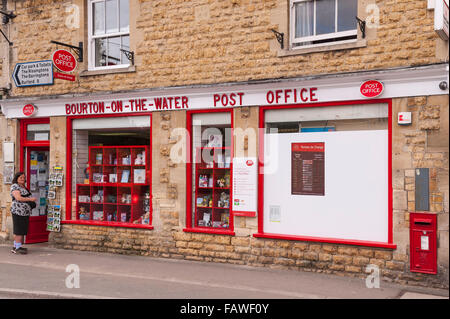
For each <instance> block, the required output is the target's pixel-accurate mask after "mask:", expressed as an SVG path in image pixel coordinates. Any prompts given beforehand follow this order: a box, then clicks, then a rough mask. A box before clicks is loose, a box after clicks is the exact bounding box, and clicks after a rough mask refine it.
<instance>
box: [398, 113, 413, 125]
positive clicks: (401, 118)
mask: <svg viewBox="0 0 450 319" xmlns="http://www.w3.org/2000/svg"><path fill="white" fill-rule="evenodd" d="M398 124H400V125H409V124H411V112H398Z"/></svg>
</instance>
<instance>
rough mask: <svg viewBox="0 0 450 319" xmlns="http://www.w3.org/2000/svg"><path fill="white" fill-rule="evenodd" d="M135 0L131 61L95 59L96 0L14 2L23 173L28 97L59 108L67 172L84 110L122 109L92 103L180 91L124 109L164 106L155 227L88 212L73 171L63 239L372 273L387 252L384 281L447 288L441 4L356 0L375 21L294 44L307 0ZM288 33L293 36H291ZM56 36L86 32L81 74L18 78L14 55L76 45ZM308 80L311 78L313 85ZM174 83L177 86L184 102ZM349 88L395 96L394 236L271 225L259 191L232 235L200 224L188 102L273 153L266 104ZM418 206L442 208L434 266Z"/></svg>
mask: <svg viewBox="0 0 450 319" xmlns="http://www.w3.org/2000/svg"><path fill="white" fill-rule="evenodd" d="M100 2H101V1H100ZM127 3H128V9H127V10H128V11H127V12H128V15H129V26H128V29H127V32H125V33H123V34H122V33H120V32H119V33H120V36H121V37H129V46H127V47H126V49H127V50H126V51H129V52H133V53H134V61H133V62H134V64H133V63H130V61H127V60H126V57H124V56H121V57H120V59H122V60H121V61H122V64H123V65H121V67H118V68H115V67H113V68H111V67H108V66H107V65H103V67H96V65H95V63H97V62H98V63H103V62H101V59H100V58H99V59H100V60H98V61H97V60H96V57H95V56H93V53H92V50H94V49H95V45H93V46H91V45H90V41H94V40H93V39H94V38H95V37H93V36H91V25H90V23H91V22H92V21H91V20H90V19H92V14H91V13H90V10H91V9H90V8H91V7H90V6H91V5H93V4H92V3H91V1H81V0H72V1H68V0H61V1H45V0H40V1H39V0H37V1H22V0H20V1H19V0H17V1H11V0H10V1H6V4H5V5H6V7H4V8H3V10H4V11H6V12H13V13H14V15H15V17H14V18H10V20H9V21H8V22H7V23H4V24H3V25H2V29H3V30H4V31H5V34H6V36H7V37H8V40H9V41H11V42H12V43H11V44H9V43H8V41H7V40H6V39H5V38H3V39H2V40H1V42H0V46H1V51H0V52H2V53H1V60H0V65H1V76H0V88H1V89H2V100H1V101H0V105H1V106H2V109H1V110H2V113H0V140H1V141H2V143H0V153H3V149H2V147H3V145H4V144H3V142H13V143H14V145H15V168H16V171H17V170H18V169H19V167H20V166H21V165H22V167H23V168H24V169H25V168H26V159H25V158H24V156H25V154H26V151H23V150H24V149H25V148H26V147H31V146H32V145H33V143H31V144H29V145H28V144H27V145H28V146H27V145H25V146H24V145H23V144H22V143H23V142H24V136H23V135H24V133H26V131H23V127H24V126H23V125H24V124H23V123H25V124H26V123H27V122H26V121H27V120H29V119H27V117H26V116H24V115H23V112H22V109H23V106H25V105H27V104H33V105H35V106H37V107H38V111H37V113H36V114H35V115H34V116H33V118H36V119H40V118H46V119H48V125H49V136H48V144H49V167H50V168H51V167H54V166H55V165H61V166H62V167H63V173H64V176H65V179H67V177H68V176H71V177H74V176H75V171H76V168H75V166H76V165H77V164H76V163H75V162H76V158H77V157H76V156H79V150H77V149H76V147H75V148H74V147H73V143H74V142H73V141H74V140H73V138H74V134H75V133H74V131H73V130H74V128H72V125H74V124H73V123H75V122H74V121H76V120H82V119H84V118H92V115H95V116H96V117H95V119H98V118H102V116H101V115H102V113H105V114H110V113H111V112H109V111H105V112H102V111H100V112H99V113H96V114H93V112H89V111H88V110H89V107H88V106H87V105H89V103H92V104H93V103H94V102H95V101H107V102H105V103H106V104H107V105H109V104H108V103H110V101H128V100H131V99H134V100H139V99H143V98H146V100H147V103H148V102H149V101H150V100H151V99H153V100H152V101H155V100H156V99H157V98H158V97H159V98H160V99H161V100H162V99H164V97H165V98H167V100H166V101H170V103H171V102H172V101H173V103H174V104H173V108H172V107H170V108H169V107H166V108H165V107H160V108H157V107H156V105H152V106H151V107H150V105H149V107H148V108H147V109H143V110H141V111H142V112H134V113H133V114H131V113H128V112H126V111H124V112H123V116H129V115H140V114H141V115H146V116H149V117H150V118H151V130H150V140H151V143H150V145H149V146H150V154H151V156H150V161H151V166H150V171H151V172H147V173H148V174H149V178H150V181H149V184H150V187H151V223H150V225H149V226H148V227H144V228H142V227H141V228H136V227H130V225H128V226H127V227H120V226H117V225H116V226H111V224H108V223H107V222H103V223H83V222H81V223H80V222H77V215H76V214H77V212H76V211H75V206H76V204H75V202H76V198H75V197H74V196H72V195H70V194H71V191H72V192H74V189H72V190H69V189H68V187H69V186H70V185H69V182H67V183H66V180H65V182H64V185H63V186H62V187H61V188H58V192H57V194H56V196H57V198H56V200H57V201H58V202H59V203H60V205H61V208H62V209H61V211H62V220H63V221H62V224H61V230H60V231H59V232H51V233H50V236H49V238H48V241H49V243H50V244H51V245H53V246H55V247H58V248H64V249H77V250H90V251H102V252H111V253H120V254H138V255H145V256H156V257H166V258H179V259H189V260H197V261H205V262H223V263H233V264H241V265H251V266H265V267H271V268H284V269H296V270H301V271H315V272H323V273H338V274H345V275H349V276H358V277H361V278H365V277H366V276H367V266H368V265H376V266H378V267H379V269H380V271H381V275H382V278H383V279H384V280H387V281H395V282H401V283H408V284H416V285H426V286H433V287H447V288H448V271H449V269H448V265H449V264H448V259H449V257H448V247H449V246H448V244H449V238H448V221H449V215H448V214H449V208H448V201H449V188H448V146H449V143H448V105H449V102H448V88H444V89H442V88H439V84H440V83H441V82H447V87H448V40H447V41H446V40H443V39H441V38H440V37H439V36H438V35H437V34H436V32H435V31H434V28H433V26H434V20H435V16H434V9H433V8H429V7H428V6H427V1H422V0H414V1H401V0H396V1H374V0H359V1H357V16H358V17H359V18H360V19H361V21H365V29H362V28H360V27H359V26H358V24H356V23H355V25H356V27H355V28H356V31H355V35H354V36H352V38H351V40H349V41H345V40H344V41H336V42H329V43H325V45H323V44H322V45H306V46H305V47H304V48H303V47H301V46H300V47H294V44H293V43H294V42H293V40H292V38H293V35H292V34H293V29H292V25H290V21H292V14H293V13H292V10H291V9H290V8H291V5H295V2H294V3H291V1H288V0H267V1H253V0H232V1H218V0H209V1H208V0H195V1H181V0H180V1H145V0H139V1H138V0H129V1H128V2H127ZM92 8H93V7H92ZM291 24H292V23H291ZM274 31H276V32H274ZM363 31H364V32H363ZM277 32H279V33H278V35H279V34H280V33H283V35H284V37H283V39H282V40H281V43H280V42H279V41H278V40H277V37H276V34H277ZM363 33H364V35H363ZM124 34H125V35H124ZM52 40H53V41H58V42H61V43H65V44H71V45H74V46H78V43H80V42H81V43H83V54H82V58H83V59H82V60H83V62H78V66H77V69H76V71H75V73H73V74H75V75H76V79H75V81H66V80H61V79H54V80H53V81H54V82H53V84H52V85H45V86H43V85H33V86H26V87H20V86H17V83H15V82H14V79H13V72H14V69H15V66H16V65H17V63H24V62H30V61H43V60H50V59H51V58H52V53H53V52H54V51H55V50H56V49H57V48H58V49H64V48H65V49H67V48H66V47H64V46H61V45H57V44H55V43H52V42H51V41H52ZM122 41H123V40H122ZM311 43H312V42H311ZM281 44H282V45H281ZM282 47H283V48H282ZM111 50H112V49H111ZM72 52H74V53H77V52H76V51H72ZM122 52H123V51H122ZM94 55H95V54H94ZM75 57H78V56H77V54H75ZM116 58H117V56H116ZM124 61H125V62H124ZM55 71H57V70H56V69H55ZM371 79H375V80H380V81H381V82H383V83H384V86H385V90H384V92H383V94H382V95H380V96H379V97H376V98H373V99H370V100H368V99H367V98H366V97H363V96H362V95H361V93H360V88H359V85H360V84H361V83H362V82H364V81H365V80H371ZM294 88H298V92H297V91H294ZM302 89H305V90H306V89H309V90H310V91H309V92H308V96H307V95H306V94H303V93H304V92H303V91H301V90H302ZM311 89H312V90H311ZM286 90H290V91H289V92H288V91H286ZM278 92H279V93H278ZM287 92H288V93H287ZM300 92H302V93H300ZM305 92H306V91H305ZM232 93H234V94H235V95H234V96H233V99H232ZM297 93H298V95H296V94H297ZM239 94H241V95H239ZM277 94H278V95H279V96H278V95H277ZM224 95H226V97H225V98H224ZM294 95H295V101H294V100H293V98H294V97H293V96H294ZM169 97H173V99H172V100H169ZM176 97H179V98H180V99H179V100H178V102H179V104H177V107H175V101H176ZM183 97H185V98H186V105H184V104H183V102H184V101H185V100H183ZM239 97H241V99H240V100H239ZM247 97H248V99H247ZM297 97H298V100H297ZM304 98H305V100H303V99H304ZM197 99H198V100H197ZM161 100H160V101H161ZM141 101H142V100H141ZM187 101H189V102H187ZM197 101H198V102H197ZM205 101H206V102H205ZM261 101H262V102H261ZM178 102H177V103H178ZM346 102H348V104H349V105H353V104H357V105H360V104H361V105H372V104H373V105H375V104H380V103H381V104H384V105H389V107H387V106H386V108H387V110H388V113H389V114H387V116H386V120H385V122H383V123H385V125H386V126H385V128H386V131H388V132H389V133H388V134H389V138H390V142H389V143H388V144H389V145H390V152H391V153H390V154H389V156H390V160H389V163H390V164H389V165H388V168H389V170H390V171H389V172H388V175H389V180H390V183H389V185H388V188H389V190H388V193H389V195H388V196H387V198H388V201H389V203H388V206H389V212H387V214H388V215H389V217H388V219H389V220H387V221H386V225H385V226H383V227H382V228H383V229H385V230H386V232H388V233H390V234H389V235H386V240H385V241H383V243H384V244H383V245H381V244H379V243H378V244H374V245H373V244H370V243H368V242H370V240H367V241H365V242H364V241H358V240H355V241H347V239H345V240H335V239H334V240H333V239H331V240H330V238H327V236H320V235H317V236H293V237H290V235H289V234H287V233H285V234H284V235H283V236H281V235H280V236H270V235H267V233H269V232H267V231H265V229H264V226H263V221H265V220H264V219H263V217H262V216H263V215H265V216H267V215H268V212H265V209H264V207H263V206H262V205H263V204H261V203H258V207H257V209H256V210H255V211H254V214H238V213H237V214H235V215H233V214H232V216H230V219H232V220H233V221H232V223H233V227H232V231H230V232H228V233H227V232H214V231H208V230H206V231H205V230H204V229H203V231H202V230H201V229H200V228H198V227H194V226H193V225H192V221H190V218H191V207H189V206H190V205H193V204H192V203H191V202H190V201H189V197H190V196H191V195H190V194H191V192H192V189H191V185H190V184H189V182H191V181H190V178H189V177H188V176H189V175H190V174H191V169H192V167H191V166H189V164H188V163H186V162H183V161H181V162H176V161H174V160H173V158H172V156H171V155H172V153H171V152H173V151H175V149H176V148H177V147H179V146H180V138H179V136H177V135H176V134H174V130H175V129H178V128H182V129H187V130H189V129H190V127H191V123H192V122H189V119H190V118H191V117H192V116H193V115H192V114H191V113H190V112H193V114H197V113H195V112H196V111H200V110H207V111H208V110H209V111H212V110H213V111H214V112H216V111H218V109H222V108H223V110H224V111H226V112H229V113H230V114H231V115H230V116H231V121H232V127H233V128H234V129H235V130H236V129H241V130H247V129H253V131H254V132H257V133H256V134H255V136H254V138H253V139H252V138H250V137H245V138H243V139H239V138H235V139H234V140H233V145H234V149H233V151H234V153H239V152H241V153H242V154H245V155H244V156H246V157H259V158H261V156H262V154H261V148H260V146H261V143H262V142H261V138H262V137H263V135H264V131H263V130H260V129H259V128H262V127H266V123H264V122H262V121H264V119H265V117H264V114H266V113H264V112H267V110H266V109H264V107H267V106H271V107H272V106H275V105H279V106H282V107H285V106H286V107H289V108H290V107H292V106H294V107H293V109H295V105H298V106H300V105H301V104H307V105H308V106H314V105H313V104H314V103H317V104H318V105H320V106H330V105H331V106H332V105H333V103H336V105H346V104H345V103H346ZM359 102H361V103H360V104H358V103H359ZM83 103H85V108H84V109H83V106H82V105H83ZM99 103H101V102H99ZM136 103H137V102H136ZM154 103H156V102H154ZM167 103H169V102H167ZM149 104H150V103H149ZM67 105H69V106H67ZM72 105H74V109H73V110H74V113H73V112H72V109H71V106H72ZM170 105H172V104H170ZM197 105H200V106H197ZM184 106H186V107H184ZM144 111H145V112H144ZM399 112H410V114H411V118H412V122H411V124H409V125H399V124H398V123H397V118H398V117H397V116H398V113H399ZM211 114H212V113H211ZM119 115H120V114H119ZM21 123H22V125H21ZM355 125H356V124H355ZM77 138H78V137H77ZM30 145H31V146H30ZM183 145H184V144H183ZM21 150H22V151H21ZM24 152H25V153H24ZM68 153H70V156H71V157H68ZM188 153H189V151H188ZM183 154H184V153H183ZM184 156H185V157H188V156H189V155H186V154H184ZM286 156H290V155H289V154H286ZM21 157H22V158H21ZM78 158H80V157H78ZM4 165H5V163H4V162H3V161H0V177H1V180H2V183H0V194H1V196H0V227H1V228H0V230H1V232H0V234H2V236H3V237H0V239H1V238H3V239H5V240H7V239H8V238H10V236H11V231H12V227H11V223H12V221H11V217H10V212H9V208H10V205H11V199H10V196H9V185H8V184H5V183H3V172H4ZM419 168H426V169H429V185H428V202H429V207H428V209H427V210H420V209H418V208H417V207H418V204H417V203H416V199H417V195H416V193H417V192H416V184H415V183H416V178H415V176H416V175H415V174H416V169H419ZM91 169H92V167H91ZM259 178H264V177H262V176H259ZM74 183H75V182H74ZM261 183H264V179H258V183H257V187H258V190H261ZM369 191H371V189H370V188H369V189H368V192H369ZM261 195H262V196H261ZM257 196H258V198H261V197H263V196H264V192H261V191H259V192H258V193H257ZM68 205H71V208H68V207H67V206H68ZM416 211H421V212H426V213H429V214H433V215H437V227H438V228H437V233H436V239H437V274H426V273H420V272H411V271H410V269H411V239H410V214H411V213H413V212H416ZM264 225H266V223H265V224H264ZM355 225H356V224H355ZM361 236H362V237H364V236H363V235H361ZM388 237H389V238H388Z"/></svg>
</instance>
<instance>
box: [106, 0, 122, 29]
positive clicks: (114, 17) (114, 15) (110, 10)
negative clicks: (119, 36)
mask: <svg viewBox="0 0 450 319" xmlns="http://www.w3.org/2000/svg"><path fill="white" fill-rule="evenodd" d="M118 17H119V15H118V12H117V0H106V33H113V32H118V31H119V21H118Z"/></svg>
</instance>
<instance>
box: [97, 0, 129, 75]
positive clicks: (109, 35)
mask: <svg viewBox="0 0 450 319" xmlns="http://www.w3.org/2000/svg"><path fill="white" fill-rule="evenodd" d="M98 2H104V3H105V7H106V0H89V1H88V69H89V70H91V71H96V70H111V69H122V68H128V67H130V66H131V64H130V63H126V64H119V65H109V66H100V67H97V66H95V40H96V39H106V38H113V37H118V36H128V37H130V25H129V24H128V28H127V30H126V31H121V32H114V33H106V32H105V33H104V34H100V35H94V34H93V31H94V28H93V22H94V20H93V10H92V8H93V6H94V3H98ZM129 4H130V1H128V5H129ZM117 10H118V11H117V12H119V10H120V7H119V1H117ZM130 20H131V19H130ZM105 24H106V17H105ZM119 29H120V21H119ZM105 30H106V26H105ZM128 62H129V61H128Z"/></svg>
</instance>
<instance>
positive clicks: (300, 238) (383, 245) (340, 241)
mask: <svg viewBox="0 0 450 319" xmlns="http://www.w3.org/2000/svg"><path fill="white" fill-rule="evenodd" d="M253 237H256V238H270V239H283V240H295V241H311V242H320V243H330V244H344V245H356V246H369V247H377V248H389V249H396V248H397V245H395V244H389V243H382V242H376V241H362V240H351V239H336V238H322V237H308V236H293V235H280V234H272V233H256V234H253Z"/></svg>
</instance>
